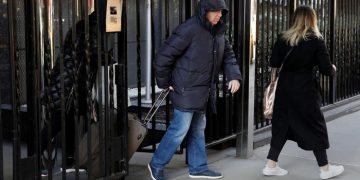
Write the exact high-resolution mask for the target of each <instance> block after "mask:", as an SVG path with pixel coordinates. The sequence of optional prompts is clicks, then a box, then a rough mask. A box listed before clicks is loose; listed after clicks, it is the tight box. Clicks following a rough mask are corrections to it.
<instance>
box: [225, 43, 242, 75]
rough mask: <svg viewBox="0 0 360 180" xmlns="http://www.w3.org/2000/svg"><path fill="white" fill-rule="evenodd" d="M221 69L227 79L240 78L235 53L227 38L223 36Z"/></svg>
mask: <svg viewBox="0 0 360 180" xmlns="http://www.w3.org/2000/svg"><path fill="white" fill-rule="evenodd" d="M223 69H224V72H225V75H226V77H227V80H228V81H231V80H234V79H237V80H239V81H241V80H242V76H241V72H240V68H239V65H238V64H237V63H236V58H235V53H234V51H233V49H232V46H231V44H230V42H229V40H228V39H227V38H225V47H224V55H223Z"/></svg>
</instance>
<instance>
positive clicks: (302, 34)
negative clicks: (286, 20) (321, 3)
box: [282, 6, 322, 46]
mask: <svg viewBox="0 0 360 180" xmlns="http://www.w3.org/2000/svg"><path fill="white" fill-rule="evenodd" d="M309 36H315V37H317V38H322V35H321V33H320V31H319V27H318V25H317V17H316V13H315V11H314V9H313V8H311V7H310V6H299V7H298V8H296V10H295V13H294V17H293V20H292V25H291V27H290V29H288V30H287V31H285V32H284V33H283V36H282V37H283V39H284V40H285V41H286V42H287V44H288V45H290V46H296V45H297V44H298V43H299V42H300V41H301V40H303V39H304V40H306V39H307V38H308V37H309Z"/></svg>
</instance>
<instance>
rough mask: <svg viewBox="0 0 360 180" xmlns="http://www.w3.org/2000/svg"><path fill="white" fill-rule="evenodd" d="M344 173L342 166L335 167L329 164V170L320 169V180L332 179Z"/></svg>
mask: <svg viewBox="0 0 360 180" xmlns="http://www.w3.org/2000/svg"><path fill="white" fill-rule="evenodd" d="M343 172H344V166H341V165H340V166H335V165H331V164H329V170H327V171H324V170H321V169H320V178H321V179H330V178H332V177H335V176H338V175H340V174H341V173H343Z"/></svg>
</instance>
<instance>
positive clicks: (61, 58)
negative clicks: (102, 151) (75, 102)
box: [57, 1, 66, 180]
mask: <svg viewBox="0 0 360 180" xmlns="http://www.w3.org/2000/svg"><path fill="white" fill-rule="evenodd" d="M61 2H62V1H58V4H57V5H58V8H57V10H58V23H59V24H58V28H59V29H58V31H59V49H60V51H59V58H58V61H59V64H60V74H61V76H60V108H61V110H60V111H61V112H60V113H61V115H60V118H61V148H62V151H61V155H62V158H61V166H62V169H63V171H62V179H64V180H66V124H65V123H66V122H65V95H64V89H65V88H64V87H65V86H64V76H63V74H64V55H63V26H62V23H63V21H62V3H61Z"/></svg>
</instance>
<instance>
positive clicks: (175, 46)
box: [153, 24, 192, 89]
mask: <svg viewBox="0 0 360 180" xmlns="http://www.w3.org/2000/svg"><path fill="white" fill-rule="evenodd" d="M189 29H190V28H189V27H187V26H184V24H183V25H180V26H178V27H177V28H176V29H175V30H174V31H173V33H172V35H171V36H170V37H169V38H168V39H167V40H166V41H165V42H164V44H163V45H162V46H161V48H160V49H159V51H158V54H157V57H156V59H155V61H154V64H153V66H154V69H155V76H156V82H157V85H158V87H159V88H162V89H163V88H167V87H169V86H170V85H171V82H170V80H171V72H172V70H173V66H174V64H175V61H176V59H177V58H178V57H179V56H180V55H181V54H183V52H184V51H185V50H186V48H187V47H188V46H189V44H190V43H191V39H192V35H191V31H190V30H189Z"/></svg>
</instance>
